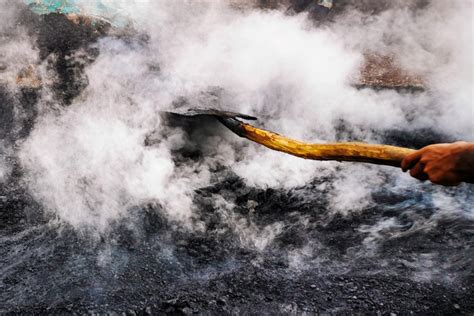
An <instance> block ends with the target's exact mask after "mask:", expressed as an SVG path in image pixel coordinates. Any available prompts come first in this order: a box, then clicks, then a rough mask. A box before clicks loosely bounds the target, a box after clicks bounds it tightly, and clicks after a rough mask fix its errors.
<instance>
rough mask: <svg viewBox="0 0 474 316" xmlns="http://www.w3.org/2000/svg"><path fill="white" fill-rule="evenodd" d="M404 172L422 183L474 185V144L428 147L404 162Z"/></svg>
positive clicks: (464, 143) (408, 157)
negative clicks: (426, 181) (464, 183)
mask: <svg viewBox="0 0 474 316" xmlns="http://www.w3.org/2000/svg"><path fill="white" fill-rule="evenodd" d="M401 166H402V170H403V171H404V172H405V171H407V170H408V169H410V175H411V176H412V177H415V178H417V179H419V180H421V181H425V180H430V181H431V182H433V183H436V184H442V185H449V186H455V185H458V184H460V183H461V182H470V183H474V143H466V142H456V143H452V144H436V145H430V146H426V147H424V148H422V149H420V150H418V151H416V152H414V153H413V154H410V155H408V156H406V157H405V159H403V161H402V165H401Z"/></svg>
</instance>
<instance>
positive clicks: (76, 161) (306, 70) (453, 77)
mask: <svg viewBox="0 0 474 316" xmlns="http://www.w3.org/2000/svg"><path fill="white" fill-rule="evenodd" d="M120 5H121V7H120V8H121V14H123V15H124V16H126V17H128V19H130V20H131V22H132V23H131V24H132V25H133V27H134V28H135V29H136V30H137V31H138V32H139V33H146V34H148V35H149V40H148V42H147V43H140V42H139V41H137V42H133V40H132V41H131V42H127V41H124V40H121V39H118V38H112V37H108V38H104V39H102V40H100V42H99V43H98V44H97V48H98V49H99V50H100V56H99V57H98V59H97V60H96V61H95V62H94V64H93V65H91V66H89V67H88V68H87V69H86V73H87V76H88V78H89V86H88V87H87V89H86V90H85V91H84V92H83V93H82V95H81V96H80V97H78V98H77V99H76V100H75V101H74V102H73V104H72V105H71V106H70V107H68V108H65V109H62V110H60V111H55V112H53V111H50V110H48V109H43V110H42V111H41V113H40V118H39V120H38V122H37V124H36V126H35V129H34V131H33V133H32V134H31V136H30V137H29V138H28V139H27V140H26V142H25V143H24V144H23V146H22V149H21V153H20V157H21V162H22V164H23V166H24V168H25V170H26V171H27V174H26V180H27V183H28V185H29V188H30V190H31V192H32V193H33V195H34V196H35V197H36V198H37V199H38V200H39V201H41V202H42V203H43V205H44V206H45V207H46V208H47V209H48V210H50V211H51V212H52V213H53V214H56V215H57V216H58V217H59V218H61V219H62V220H64V221H66V222H68V223H70V224H72V225H74V226H76V227H81V226H84V225H86V226H91V227H94V228H97V229H98V230H99V231H102V230H106V229H107V227H108V225H109V224H110V223H111V222H113V221H114V220H116V219H119V218H121V217H123V216H126V215H127V210H128V209H129V208H130V207H132V206H134V205H138V204H141V203H144V202H147V201H154V202H158V203H160V204H161V205H163V209H164V210H166V213H167V215H168V216H169V217H170V218H172V219H174V220H179V221H180V222H181V223H182V224H183V225H188V226H191V225H192V224H191V223H192V221H191V219H192V218H193V212H194V210H193V206H192V198H193V191H194V190H195V189H197V188H199V187H202V186H204V185H206V184H208V183H209V181H210V180H209V179H210V171H209V166H211V165H212V164H214V163H215V162H216V160H218V161H219V162H220V163H224V164H225V165H227V166H229V167H231V168H232V169H233V170H234V171H235V172H236V173H237V174H238V175H240V176H242V177H243V178H244V179H245V181H246V182H247V183H249V184H251V185H256V186H261V187H286V188H290V187H294V186H298V185H303V184H305V183H307V182H308V181H310V180H311V179H313V178H315V177H316V178H317V177H323V176H327V175H328V174H333V176H334V177H338V176H337V174H336V173H335V168H336V167H337V166H339V164H338V163H331V162H312V161H305V160H302V159H297V158H294V157H289V156H285V155H284V154H281V153H275V152H271V151H269V150H268V149H265V148H262V147H258V146H257V145H254V144H248V143H246V141H243V140H240V139H237V138H232V136H226V139H224V140H222V139H211V140H206V141H210V143H211V145H209V146H210V147H212V148H213V150H214V152H215V153H220V154H216V156H215V157H210V156H208V157H205V159H204V161H203V162H196V163H189V164H187V165H186V166H185V167H183V166H182V165H180V166H179V167H178V166H176V165H175V162H174V161H173V158H172V154H171V150H172V149H176V148H179V147H180V146H181V145H182V144H184V142H185V140H184V138H183V137H184V136H183V135H182V134H181V132H180V131H179V130H169V129H166V130H165V129H163V126H162V124H161V122H160V119H159V117H158V112H159V111H160V110H163V109H167V108H170V107H171V104H172V102H173V101H174V100H176V98H178V97H181V96H185V97H188V98H193V96H196V95H198V94H199V93H200V92H202V91H207V90H209V89H210V88H214V87H219V88H221V89H223V90H224V91H225V92H226V95H228V97H227V98H226V99H225V100H226V104H222V106H223V107H224V108H225V109H228V110H237V111H240V112H244V113H248V114H254V115H256V116H259V117H261V118H262V120H261V121H260V122H259V123H258V124H260V125H262V126H265V127H267V128H269V129H272V130H275V131H278V132H280V133H282V134H285V135H288V136H291V137H294V138H299V139H302V140H306V141H313V142H317V141H321V142H324V141H334V140H335V139H336V130H335V122H337V121H338V120H345V121H346V122H348V123H349V124H352V125H355V126H361V133H360V135H361V136H360V137H361V138H362V139H360V140H362V141H371V142H374V141H377V140H378V139H377V137H376V136H374V135H373V134H372V133H371V132H370V131H371V130H377V129H379V130H380V129H388V128H398V129H408V128H413V127H437V128H442V129H443V131H445V132H448V133H450V134H452V135H454V136H455V137H463V138H465V139H466V140H472V139H473V134H472V110H473V108H472V105H473V104H472V89H471V88H472V85H473V81H472V57H471V53H472V33H470V32H469V30H470V28H469V27H466V25H467V24H468V23H471V22H472V17H470V16H469V14H467V13H466V11H467V9H468V8H469V7H470V5H471V3H470V1H457V2H455V3H447V2H445V1H433V2H432V4H431V5H429V6H428V8H426V9H424V10H422V11H418V13H416V14H413V13H410V12H409V11H407V10H406V9H404V8H401V9H400V8H394V9H392V10H389V11H387V12H385V13H383V14H382V15H380V16H375V17H372V18H371V19H369V20H364V19H363V18H362V16H361V15H360V14H358V13H356V12H353V13H350V14H349V15H348V16H347V17H346V18H345V19H343V20H342V21H343V22H341V24H336V25H332V26H323V27H319V28H316V27H314V26H313V25H312V24H311V23H310V22H309V21H308V20H307V18H306V16H304V15H299V16H291V17H290V16H286V15H284V14H283V13H282V12H279V11H256V10H248V11H245V10H244V11H242V10H234V9H232V7H231V6H228V5H226V4H225V3H222V2H219V3H202V2H190V1H164V0H162V1H138V2H131V1H130V2H127V5H125V4H124V2H120ZM460 29H462V30H463V31H460ZM467 33H470V36H471V38H467V36H468V35H466V34H467ZM452 38H453V39H452ZM368 49H370V50H373V51H377V52H381V53H393V54H395V56H397V60H398V61H399V62H400V64H401V65H402V66H404V67H405V68H408V69H414V70H415V72H417V73H419V74H421V75H423V76H424V78H425V82H426V85H427V88H428V90H429V93H428V94H423V95H407V94H400V93H397V92H394V91H385V92H383V91H382V92H376V91H370V90H357V89H356V88H354V87H353V86H352V83H353V82H354V80H356V78H357V75H358V71H359V69H360V66H361V64H362V62H363V54H364V53H365V52H366V50H368ZM8 51H10V50H8ZM26 51H27V52H29V51H31V50H26ZM28 56H29V55H28ZM20 63H24V61H21V62H20ZM151 65H159V68H160V71H159V72H156V71H153V70H152V67H151ZM46 92H47V91H46V90H45V91H44V93H46ZM44 98H48V96H47V95H45V96H44ZM407 113H410V114H411V115H410V117H415V119H414V120H411V121H410V120H408V119H407ZM154 130H155V131H158V135H161V137H162V138H161V139H160V142H159V144H157V145H154V146H152V147H147V146H145V144H144V139H145V137H146V136H147V135H148V134H149V133H150V132H151V131H154ZM378 170H384V172H385V173H388V174H391V175H392V176H394V177H396V176H400V177H407V176H406V175H404V174H401V173H400V172H399V170H395V169H390V168H384V167H372V166H355V165H350V164H348V165H344V166H343V167H342V168H341V170H339V171H338V172H340V173H341V174H343V176H340V179H339V180H336V182H335V190H334V191H333V192H332V193H331V205H332V207H333V209H334V210H335V211H337V212H341V213H348V212H352V211H357V210H359V209H361V208H363V207H367V206H368V205H370V204H371V203H372V201H371V200H370V197H369V196H370V192H371V190H372V189H373V188H374V187H377V186H380V184H381V183H383V182H384V178H383V177H380V176H379V174H378ZM333 172H334V173H333ZM414 183H415V180H407V181H406V182H405V185H406V186H410V185H413V184H414ZM245 225H247V224H245ZM248 225H251V224H248ZM248 225H247V226H248ZM262 234H263V235H262V236H266V233H262ZM267 235H268V236H273V235H272V234H267ZM271 238H273V237H271ZM259 245H260V246H259V247H264V245H266V244H265V242H264V241H260V243H259Z"/></svg>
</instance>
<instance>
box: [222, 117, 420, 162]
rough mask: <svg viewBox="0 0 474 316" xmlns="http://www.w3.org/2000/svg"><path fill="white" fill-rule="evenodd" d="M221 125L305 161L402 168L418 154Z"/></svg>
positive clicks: (237, 123)
mask: <svg viewBox="0 0 474 316" xmlns="http://www.w3.org/2000/svg"><path fill="white" fill-rule="evenodd" d="M221 121H222V120H221ZM222 123H224V125H226V126H227V127H229V128H230V129H231V130H232V131H234V132H235V133H237V134H238V135H240V136H242V137H245V138H247V139H250V140H252V141H254V142H256V143H258V144H261V145H263V146H266V147H268V148H270V149H273V150H278V151H281V152H284V153H287V154H290V155H294V156H298V157H301V158H305V159H313V160H337V161H352V162H366V163H372V164H378V165H386V166H393V167H400V164H401V162H402V160H403V158H405V156H407V155H408V154H411V153H413V152H414V151H415V150H414V149H409V148H403V147H396V146H388V145H377V144H366V143H355V142H351V143H334V144H307V143H303V142H300V141H297V140H294V139H291V138H288V137H285V136H281V135H279V134H277V133H273V132H270V131H266V130H263V129H260V128H257V127H254V126H252V125H250V124H246V123H243V122H240V121H238V120H234V119H233V120H232V121H229V120H224V121H222Z"/></svg>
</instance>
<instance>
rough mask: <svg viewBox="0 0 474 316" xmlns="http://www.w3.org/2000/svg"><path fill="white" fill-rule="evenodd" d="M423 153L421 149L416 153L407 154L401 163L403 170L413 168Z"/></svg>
mask: <svg viewBox="0 0 474 316" xmlns="http://www.w3.org/2000/svg"><path fill="white" fill-rule="evenodd" d="M422 154H423V152H422V151H421V150H417V151H415V152H414V153H412V154H409V155H407V156H406V157H405V158H404V159H403V161H402V164H401V167H402V170H403V172H405V171H407V170H408V169H411V168H412V167H413V166H414V165H415V164H416V163H417V162H418V161H419V160H420V158H421V155H422Z"/></svg>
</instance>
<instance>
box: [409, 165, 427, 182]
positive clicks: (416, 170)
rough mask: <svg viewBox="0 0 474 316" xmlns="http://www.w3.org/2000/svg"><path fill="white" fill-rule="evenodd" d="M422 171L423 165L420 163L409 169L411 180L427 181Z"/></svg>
mask: <svg viewBox="0 0 474 316" xmlns="http://www.w3.org/2000/svg"><path fill="white" fill-rule="evenodd" d="M424 169H425V165H424V164H423V163H421V162H418V163H417V164H416V165H415V166H414V167H413V168H411V170H410V175H411V176H412V177H413V178H417V179H418V180H421V181H425V180H428V175H427V174H426V173H425V172H424Z"/></svg>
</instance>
